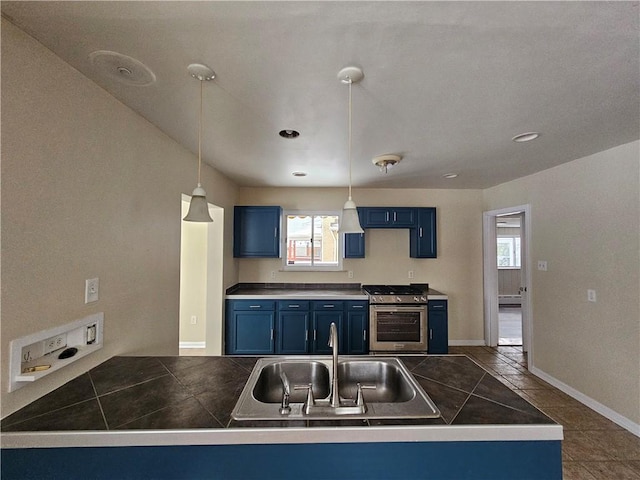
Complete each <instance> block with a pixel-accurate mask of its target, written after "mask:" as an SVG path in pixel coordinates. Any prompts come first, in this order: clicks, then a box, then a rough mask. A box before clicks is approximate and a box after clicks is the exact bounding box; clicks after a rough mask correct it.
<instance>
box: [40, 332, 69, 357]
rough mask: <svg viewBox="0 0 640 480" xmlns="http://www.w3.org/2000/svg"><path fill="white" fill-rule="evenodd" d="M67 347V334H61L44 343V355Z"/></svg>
mask: <svg viewBox="0 0 640 480" xmlns="http://www.w3.org/2000/svg"><path fill="white" fill-rule="evenodd" d="M66 346H67V334H66V333H61V334H60V335H56V336H55V337H51V338H47V339H46V340H45V341H44V353H45V355H46V354H47V353H51V352H53V351H55V350H59V349H61V348H64V347H66Z"/></svg>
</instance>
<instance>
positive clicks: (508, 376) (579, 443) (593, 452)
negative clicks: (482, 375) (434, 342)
mask: <svg viewBox="0 0 640 480" xmlns="http://www.w3.org/2000/svg"><path fill="white" fill-rule="evenodd" d="M450 352H451V353H464V354H466V355H468V356H469V357H470V358H472V359H474V360H475V361H477V362H478V363H479V364H480V365H482V366H483V367H484V368H485V369H486V370H488V371H489V372H491V374H492V375H493V376H494V378H495V379H496V380H498V381H500V382H502V383H504V384H505V385H507V386H508V387H509V388H510V389H511V390H512V391H514V392H515V393H517V394H518V395H520V396H521V397H522V398H525V399H526V400H527V401H528V402H530V403H531V404H532V405H534V406H536V407H537V408H539V409H540V410H541V411H543V412H544V413H545V414H547V415H548V416H549V417H551V418H553V419H554V420H555V421H556V422H558V423H560V424H561V425H562V426H563V430H564V441H563V442H562V459H563V462H562V463H563V473H564V479H565V480H608V479H611V480H632V479H633V480H638V479H640V438H639V437H637V436H635V435H633V434H632V433H631V432H629V431H627V430H625V429H623V428H622V427H620V426H618V425H617V424H615V423H613V422H612V421H610V420H608V419H606V418H605V417H603V416H601V415H599V414H598V413H596V412H595V411H593V410H591V409H590V408H588V407H586V406H585V405H583V404H582V403H580V402H578V401H577V400H575V399H573V398H572V397H570V396H568V395H566V394H565V393H563V392H562V391H560V390H558V389H556V388H554V387H553V386H551V385H549V384H548V383H546V382H544V381H543V380H541V379H540V378H538V377H536V376H534V375H532V374H531V373H529V372H528V371H527V370H526V365H527V359H526V356H525V355H523V353H522V348H521V347H512V346H504V347H497V348H490V347H451V348H450Z"/></svg>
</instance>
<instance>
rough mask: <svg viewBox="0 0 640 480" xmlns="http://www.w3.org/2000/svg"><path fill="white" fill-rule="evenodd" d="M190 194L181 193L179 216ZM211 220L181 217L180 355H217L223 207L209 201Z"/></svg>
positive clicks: (221, 296) (219, 350)
mask: <svg viewBox="0 0 640 480" xmlns="http://www.w3.org/2000/svg"><path fill="white" fill-rule="evenodd" d="M190 200H191V197H189V196H188V195H182V208H181V217H180V218H181V219H182V218H183V217H184V216H185V215H186V214H187V211H188V210H189V202H190ZM209 213H210V215H211V218H213V222H212V223H197V222H184V221H181V230H180V231H181V238H180V315H179V353H180V355H221V354H222V347H223V339H222V332H223V322H222V319H223V310H224V294H223V280H222V265H223V234H224V210H223V209H222V208H220V207H217V206H215V205H212V204H209Z"/></svg>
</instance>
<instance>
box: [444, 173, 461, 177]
mask: <svg viewBox="0 0 640 480" xmlns="http://www.w3.org/2000/svg"><path fill="white" fill-rule="evenodd" d="M442 176H443V177H444V178H456V177H457V176H458V174H457V173H445V174H444V175H442Z"/></svg>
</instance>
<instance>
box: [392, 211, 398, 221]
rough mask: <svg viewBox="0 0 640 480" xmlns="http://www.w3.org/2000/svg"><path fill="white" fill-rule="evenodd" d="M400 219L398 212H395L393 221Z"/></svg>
mask: <svg viewBox="0 0 640 480" xmlns="http://www.w3.org/2000/svg"><path fill="white" fill-rule="evenodd" d="M396 220H398V212H393V221H394V222H395V221H396Z"/></svg>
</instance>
